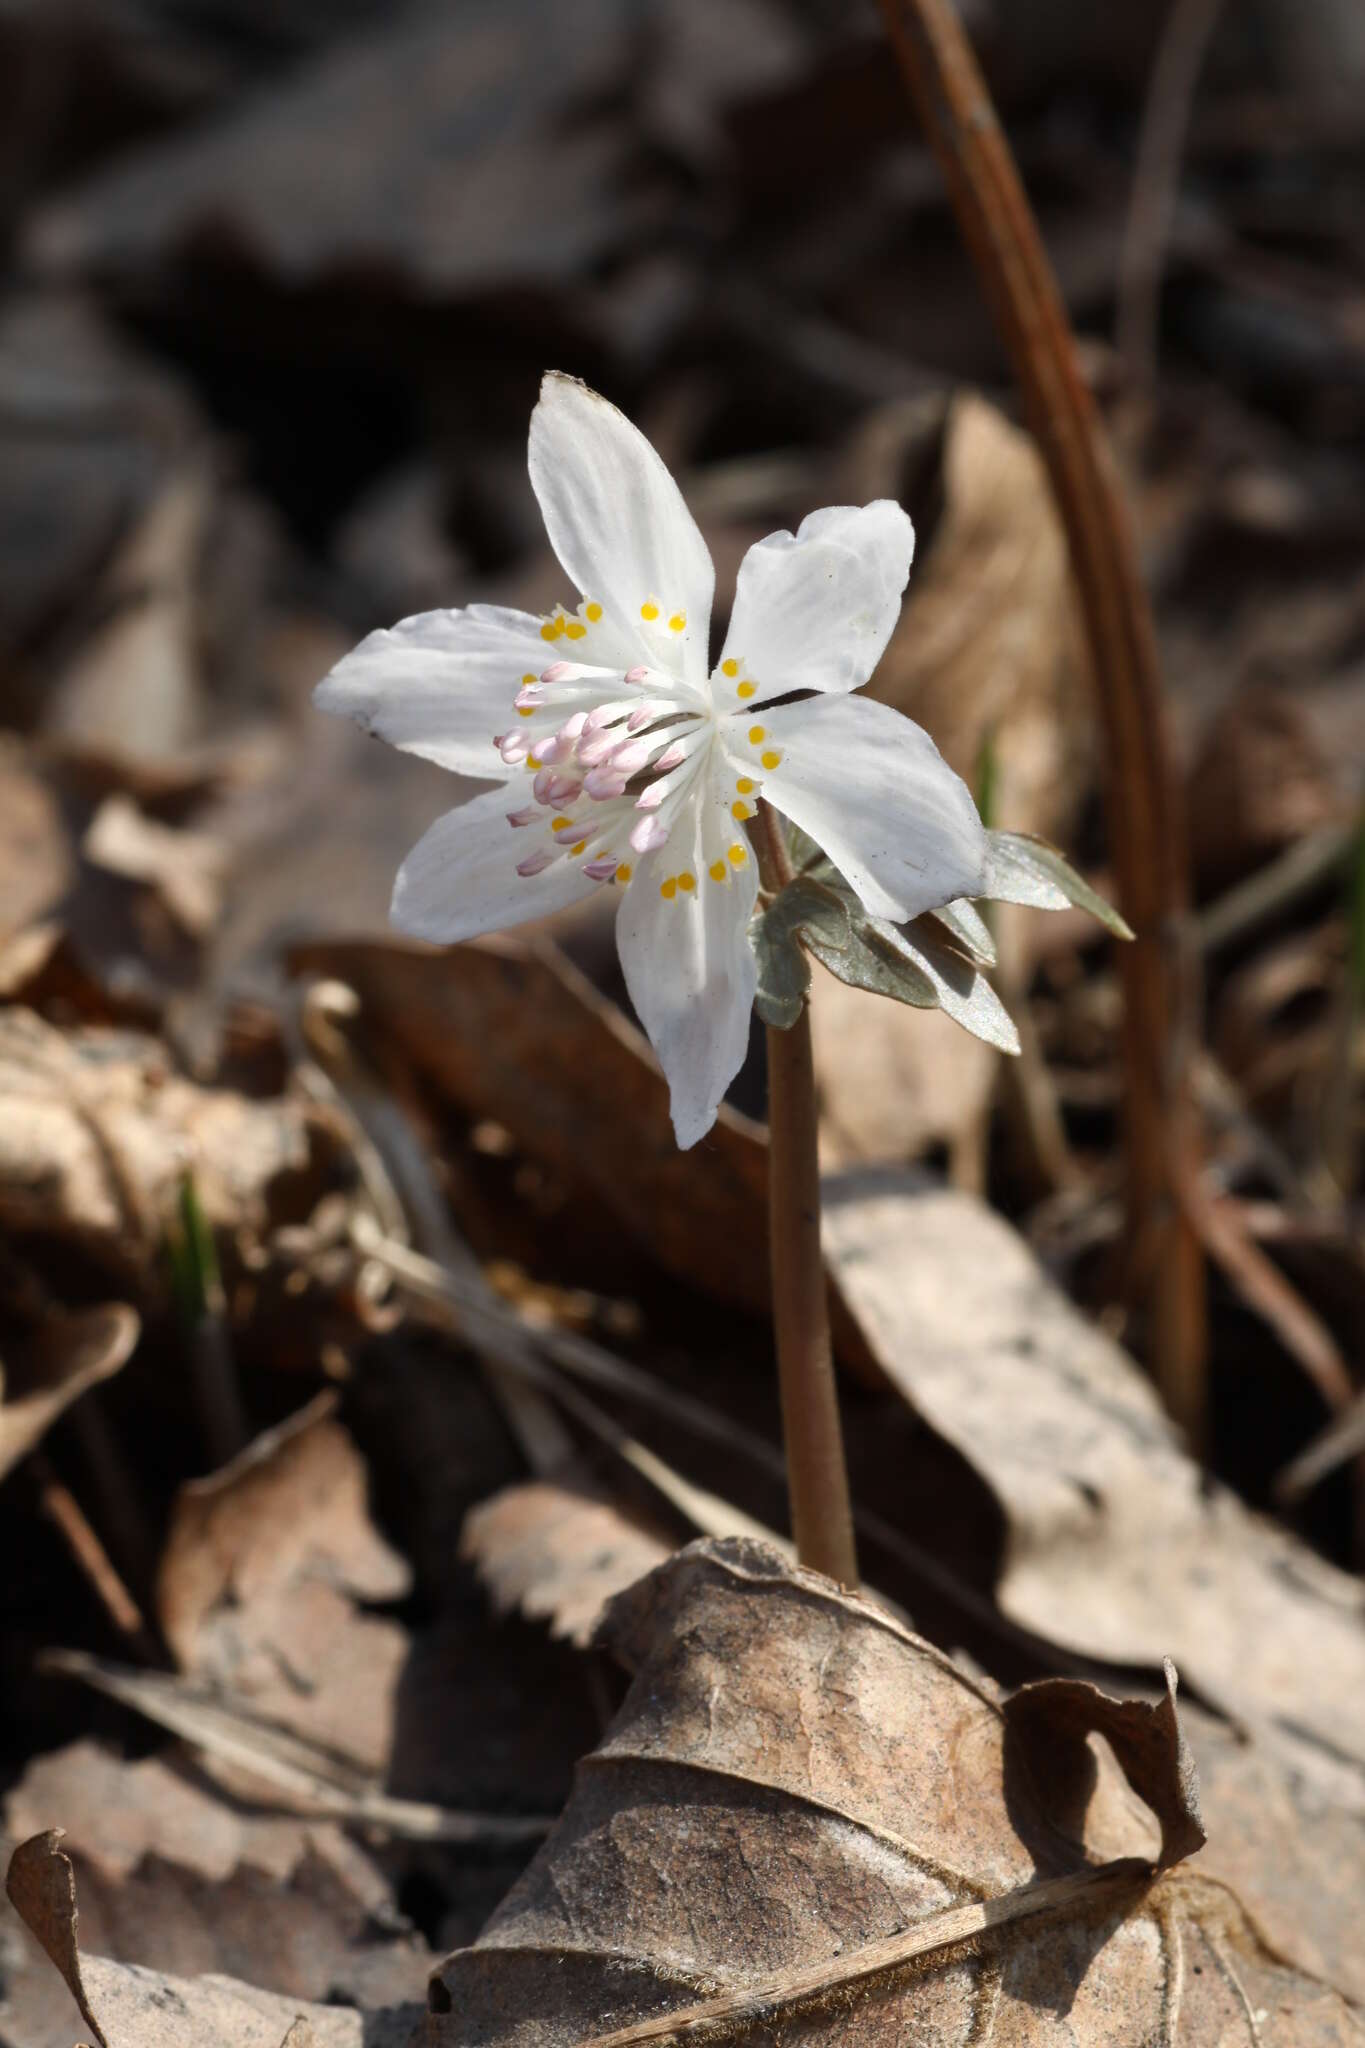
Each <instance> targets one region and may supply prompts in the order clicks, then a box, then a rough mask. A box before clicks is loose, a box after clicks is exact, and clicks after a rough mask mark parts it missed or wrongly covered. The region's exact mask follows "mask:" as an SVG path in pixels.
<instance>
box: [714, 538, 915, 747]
mask: <svg viewBox="0 0 1365 2048" xmlns="http://www.w3.org/2000/svg"><path fill="white" fill-rule="evenodd" d="M914 549H915V529H914V527H913V526H912V525H911V524H910V521H909V519H908V518H907V517H906V515H905V513H904V512H903V511H902V510H901V508H900V506H899V505H897V504H894V503H893V502H892V500H891V499H890V498H878V499H877V500H876V501H875V502H874V503H873V504H871V505H862V506H852V505H831V506H829V507H828V508H827V509H826V510H825V511H823V512H812V513H811V514H810V517H809V518H807V519H803V520H802V522H801V524H800V527H799V528H798V529H797V531H796V532H795V533H794V534H792V533H770V534H769V535H768V538H767V539H766V540H761V541H758V542H757V543H756V544H755V545H754V546H753V547H751V548H750V549H749V552H748V554H747V555H746V556H745V557H744V560H743V561H742V562H741V563H740V568H739V581H738V583H737V584H736V587H735V608H734V610H733V612H732V613H731V615H730V630H729V632H728V633H727V635H726V638H725V652H724V654H723V656H722V658H721V666H720V675H719V677H718V678H717V679H716V683H715V688H716V692H717V702H718V704H721V705H722V706H731V705H733V702H734V699H733V698H729V697H728V696H727V692H728V691H731V690H733V691H734V692H735V694H736V696H737V697H738V698H739V700H740V701H741V702H743V703H745V704H747V705H748V707H749V708H750V709H751V710H752V709H753V708H754V707H755V706H756V705H759V704H763V703H766V702H767V701H768V700H769V699H770V698H772V697H785V696H786V695H788V693H789V692H791V691H792V690H834V691H840V690H856V689H859V688H860V687H861V685H862V684H863V683H865V682H866V681H867V679H868V677H869V676H870V675H871V673H872V671H873V669H874V668H875V667H876V666H877V663H878V661H879V660H880V659H881V655H882V649H883V648H884V647H885V646H886V643H887V641H888V640H889V639H890V637H891V631H892V628H893V627H894V625H895V623H896V619H897V617H898V616H899V613H900V606H901V595H902V593H903V591H904V589H905V586H906V584H907V582H908V581H909V579H910V559H911V556H912V555H913V553H914ZM732 670H733V674H731V671H732Z"/></svg>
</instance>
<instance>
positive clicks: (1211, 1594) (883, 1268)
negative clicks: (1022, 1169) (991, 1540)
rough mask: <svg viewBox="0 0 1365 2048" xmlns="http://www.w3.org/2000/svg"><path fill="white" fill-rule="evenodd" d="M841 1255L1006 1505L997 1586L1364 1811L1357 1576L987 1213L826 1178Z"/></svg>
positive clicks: (1031, 1619)
mask: <svg viewBox="0 0 1365 2048" xmlns="http://www.w3.org/2000/svg"><path fill="white" fill-rule="evenodd" d="M824 1228H825V1245H826V1253H827V1256H828V1258H829V1260H830V1262H831V1264H832V1266H833V1267H834V1269H835V1271H836V1272H838V1273H839V1274H840V1275H841V1277H842V1280H843V1283H844V1287H845V1290H846V1294H847V1297H848V1299H849V1301H850V1304H851V1306H852V1308H853V1310H854V1312H855V1313H856V1314H857V1315H858V1317H859V1318H860V1320H861V1322H862V1325H863V1328H864V1330H865V1332H866V1335H867V1337H868V1340H869V1342H870V1344H871V1347H872V1350H873V1352H874V1354H875V1356H876V1357H877V1359H878V1361H879V1362H880V1364H881V1367H882V1370H883V1371H884V1373H885V1375H886V1377H887V1378H888V1379H889V1380H890V1381H891V1382H892V1383H893V1384H894V1385H895V1386H896V1387H898V1388H899V1389H900V1391H901V1392H902V1394H903V1395H904V1396H905V1398H906V1400H907V1401H908V1402H909V1403H910V1404H911V1406H912V1407H913V1408H914V1409H915V1410H916V1412H917V1413H918V1414H920V1415H921V1416H923V1418H924V1420H925V1421H926V1422H928V1423H930V1424H931V1425H932V1427H933V1428H934V1429H936V1430H937V1431H938V1433H939V1434H940V1436H942V1437H943V1438H945V1439H946V1441H947V1442H949V1443H950V1444H952V1445H953V1446H954V1447H955V1448H956V1449H957V1450H958V1451H959V1452H960V1453H961V1454H962V1456H963V1457H964V1458H966V1459H967V1461H968V1462H969V1463H970V1464H971V1465H972V1466H973V1467H974V1469H975V1470H976V1471H977V1472H979V1473H980V1475H981V1477H982V1478H983V1479H984V1480H985V1481H986V1483H987V1484H988V1485H989V1486H990V1488H991V1489H992V1491H993V1492H994V1494H995V1496H996V1498H997V1499H998V1500H999V1502H1000V1505H1001V1508H1002V1510H1003V1512H1004V1517H1005V1524H1006V1540H1005V1550H1004V1556H1003V1558H1002V1561H1001V1566H1000V1574H999V1579H998V1583H997V1586H996V1598H997V1600H998V1601H999V1603H1000V1605H1001V1607H1002V1608H1003V1609H1004V1611H1005V1613H1006V1614H1007V1615H1008V1616H1009V1617H1010V1619H1011V1620H1013V1621H1017V1622H1019V1623H1020V1624H1021V1625H1022V1626H1023V1627H1025V1628H1028V1629H1031V1630H1033V1631H1034V1632H1035V1633H1036V1634H1038V1635H1041V1636H1045V1637H1047V1638H1049V1639H1050V1640H1051V1641H1053V1642H1056V1643H1060V1644H1061V1645H1063V1646H1064V1647H1065V1648H1066V1649H1068V1650H1070V1651H1072V1652H1073V1653H1075V1654H1076V1655H1078V1656H1082V1657H1088V1658H1092V1659H1100V1660H1104V1661H1108V1662H1112V1663H1116V1664H1126V1665H1133V1664H1150V1665H1153V1666H1155V1667H1157V1668H1159V1667H1160V1665H1161V1660H1162V1658H1163V1656H1164V1655H1166V1653H1167V1652H1169V1653H1170V1654H1171V1655H1172V1656H1174V1657H1175V1659H1176V1661H1177V1663H1178V1664H1179V1666H1180V1669H1181V1671H1182V1673H1183V1674H1184V1676H1185V1679H1186V1681H1187V1683H1189V1684H1190V1685H1191V1686H1193V1687H1194V1688H1195V1689H1196V1690H1197V1691H1198V1692H1199V1693H1201V1694H1202V1695H1203V1696H1204V1697H1205V1698H1206V1699H1207V1700H1210V1701H1212V1702H1214V1703H1215V1704H1216V1705H1217V1706H1218V1707H1219V1708H1220V1709H1222V1710H1223V1711H1224V1712H1226V1713H1228V1714H1229V1715H1230V1716H1231V1717H1232V1718H1234V1719H1236V1720H1239V1721H1242V1722H1244V1723H1246V1724H1249V1725H1251V1726H1253V1727H1255V1728H1257V1729H1258V1730H1264V1731H1265V1732H1266V1733H1267V1734H1268V1735H1273V1737H1274V1740H1275V1742H1276V1743H1277V1744H1278V1745H1280V1746H1282V1747H1286V1748H1291V1749H1292V1752H1293V1754H1294V1756H1295V1758H1296V1759H1297V1761H1298V1763H1299V1765H1300V1766H1301V1767H1303V1768H1306V1769H1310V1770H1311V1769H1312V1768H1314V1767H1315V1766H1322V1767H1327V1766H1330V1767H1331V1768H1332V1769H1333V1770H1334V1771H1339V1768H1340V1765H1341V1763H1342V1762H1343V1761H1345V1760H1349V1763H1350V1767H1351V1768H1350V1771H1348V1773H1347V1775H1348V1777H1351V1776H1353V1782H1354V1786H1355V1791H1354V1795H1353V1801H1354V1805H1355V1807H1356V1810H1357V1811H1358V1812H1359V1811H1365V1722H1362V1719H1361V1714H1360V1701H1361V1699H1362V1698H1365V1629H1362V1627H1361V1620H1362V1614H1363V1613H1365V1597H1363V1596H1362V1592H1361V1588H1360V1585H1359V1582H1358V1581H1356V1580H1353V1579H1351V1578H1349V1577H1348V1576H1347V1575H1346V1574H1345V1573H1344V1572H1340V1571H1336V1570H1334V1569H1333V1567H1331V1566H1330V1565H1327V1564H1325V1563H1324V1562H1323V1561H1322V1560H1321V1559H1319V1558H1318V1557H1316V1556H1314V1555H1313V1554H1312V1553H1311V1552H1310V1551H1309V1550H1308V1549H1307V1547H1306V1546H1305V1545H1304V1544H1302V1543H1300V1542H1298V1541H1297V1540H1296V1539H1295V1538H1293V1537H1292V1536H1289V1535H1286V1534H1285V1533H1284V1532H1282V1531H1280V1530H1277V1529H1275V1528H1274V1527H1273V1526H1272V1525H1271V1524H1270V1523H1268V1522H1266V1521H1263V1520H1262V1519H1261V1518H1260V1517H1258V1516H1256V1515H1254V1514H1252V1513H1251V1512H1250V1511H1249V1510H1248V1509H1247V1508H1245V1507H1244V1506H1243V1505H1242V1504H1241V1502H1240V1501H1239V1500H1238V1499H1237V1498H1236V1497H1235V1496H1234V1495H1232V1494H1231V1493H1229V1492H1227V1491H1226V1490H1225V1489H1222V1488H1219V1487H1214V1486H1211V1485H1210V1484H1209V1483H1208V1482H1207V1481H1206V1479H1205V1476H1204V1474H1203V1473H1202V1471H1201V1470H1200V1468H1199V1467H1198V1466H1197V1465H1196V1464H1195V1463H1194V1461H1193V1460H1192V1459H1191V1458H1189V1457H1188V1456H1187V1455H1186V1454H1185V1452H1184V1451H1183V1450H1182V1448H1181V1446H1180V1443H1179V1441H1178V1438H1177V1436H1176V1433H1175V1431H1174V1429H1173V1428H1172V1426H1171V1425H1170V1423H1169V1422H1168V1421H1167V1420H1166V1418H1165V1416H1164V1415H1163V1413H1162V1411H1161V1408H1160V1405H1159V1403H1158V1400H1157V1397H1156V1394H1155V1392H1154V1391H1153V1389H1152V1386H1151V1384H1150V1382H1149V1381H1148V1380H1147V1379H1146V1378H1145V1377H1144V1376H1143V1375H1142V1374H1141V1373H1140V1372H1139V1370H1138V1368H1137V1366H1136V1365H1135V1364H1134V1363H1133V1361H1132V1359H1131V1358H1129V1357H1128V1356H1127V1354H1126V1353H1125V1352H1123V1351H1122V1350H1121V1349H1120V1348H1119V1346H1118V1345H1116V1344H1115V1343H1113V1342H1112V1340H1110V1339H1109V1338H1108V1337H1106V1336H1105V1335H1104V1334H1103V1333H1102V1332H1101V1331H1099V1330H1097V1329H1096V1328H1095V1327H1094V1326H1093V1325H1092V1324H1090V1323H1088V1322H1086V1320H1085V1319H1084V1317H1082V1316H1081V1315H1080V1314H1079V1313H1078V1312H1077V1310H1076V1309H1075V1308H1073V1307H1072V1305H1071V1303H1070V1302H1068V1301H1067V1299H1066V1297H1065V1296H1064V1295H1063V1294H1062V1293H1061V1291H1060V1290H1059V1289H1058V1288H1056V1287H1055V1286H1053V1284H1052V1283H1051V1281H1049V1280H1048V1279H1047V1277H1046V1276H1045V1275H1044V1273H1043V1272H1042V1271H1041V1269H1040V1268H1039V1266H1038V1264H1037V1262H1036V1261H1035V1259H1034V1258H1033V1256H1032V1254H1031V1253H1030V1252H1029V1250H1028V1249H1027V1247H1026V1246H1025V1245H1024V1243H1023V1241H1022V1240H1021V1239H1020V1238H1019V1236H1018V1235H1017V1233H1016V1232H1015V1231H1013V1230H1012V1229H1011V1228H1010V1226H1009V1225H1008V1224H1007V1223H1005V1222H1003V1221H1002V1220H1001V1218H1000V1217H998V1216H995V1215H993V1214H992V1213H991V1212H990V1210H989V1209H987V1208H986V1207H985V1205H984V1204H982V1203H979V1202H976V1201H974V1200H972V1199H971V1198H970V1197H968V1196H966V1195H961V1194H955V1193H948V1192H945V1191H943V1190H942V1189H938V1188H934V1187H931V1186H929V1185H927V1184H926V1183H925V1182H923V1181H918V1180H914V1179H912V1178H910V1177H909V1176H906V1175H897V1174H889V1173H888V1174H874V1173H870V1172H865V1173H860V1174H850V1175H848V1176H846V1177H844V1178H842V1179H837V1180H833V1181H830V1182H828V1183H827V1184H826V1187H825V1218H824Z"/></svg>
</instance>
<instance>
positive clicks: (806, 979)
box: [749, 849, 848, 1031]
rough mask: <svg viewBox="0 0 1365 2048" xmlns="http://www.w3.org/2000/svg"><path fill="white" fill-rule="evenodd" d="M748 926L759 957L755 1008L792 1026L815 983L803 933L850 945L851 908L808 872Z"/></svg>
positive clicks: (768, 1018) (774, 1021) (766, 1017)
mask: <svg viewBox="0 0 1365 2048" xmlns="http://www.w3.org/2000/svg"><path fill="white" fill-rule="evenodd" d="M817 851H818V849H817ZM749 931H750V936H751V938H752V940H753V945H754V952H755V954H756V955H757V958H758V988H757V990H756V992H755V995H754V1008H755V1009H756V1010H757V1011H758V1014H759V1016H760V1017H761V1018H762V1019H763V1022H764V1023H765V1024H775V1025H777V1026H778V1028H779V1029H780V1030H782V1031H789V1030H790V1029H791V1027H792V1025H793V1024H794V1023H795V1022H796V1020H797V1018H798V1017H799V1016H800V1015H801V1005H802V1004H803V1002H804V1001H805V999H806V993H807V991H808V989H809V988H810V966H809V963H808V962H807V960H806V955H805V953H804V951H803V950H802V947H801V940H800V936H799V935H800V934H801V933H802V932H803V931H804V932H805V933H806V935H807V940H808V943H811V942H813V940H814V938H815V937H817V936H818V937H819V939H820V941H821V943H822V944H824V945H826V946H828V947H829V948H830V949H831V950H832V951H834V952H837V951H838V950H839V948H840V947H841V946H843V945H846V944H847V943H848V911H847V908H846V905H845V902H844V898H843V895H842V893H841V892H840V891H839V890H837V889H833V888H830V887H829V886H827V885H826V884H825V883H823V882H817V881H815V880H813V879H812V878H811V877H810V876H809V875H798V876H797V878H796V880H795V881H794V882H791V883H789V884H788V886H787V887H786V888H785V889H784V890H782V892H781V894H780V895H778V896H775V897H774V898H773V900H772V902H771V903H770V904H769V905H768V907H767V909H766V910H761V911H760V912H759V913H758V915H757V916H756V917H755V918H754V920H753V922H752V924H751V925H750V927H749Z"/></svg>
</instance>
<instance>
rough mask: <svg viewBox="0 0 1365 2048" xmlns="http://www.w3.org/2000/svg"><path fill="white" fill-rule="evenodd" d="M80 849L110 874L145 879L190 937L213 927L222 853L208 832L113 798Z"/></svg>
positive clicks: (129, 800)
mask: <svg viewBox="0 0 1365 2048" xmlns="http://www.w3.org/2000/svg"><path fill="white" fill-rule="evenodd" d="M81 851H82V853H83V854H84V855H85V857H86V859H87V860H89V861H93V862H94V864H95V865H96V867H102V868H106V869H107V870H108V871H109V873H110V874H115V875H122V876H123V877H124V878H125V879H126V880H128V881H133V882H146V883H149V884H150V885H151V886H152V887H153V888H154V889H155V890H156V891H157V893H158V894H159V896H160V897H161V900H162V902H163V903H164V904H165V906H166V908H167V909H168V910H169V911H170V913H171V915H172V916H173V917H174V918H175V919H176V921H177V922H178V923H179V924H180V925H181V927H182V928H183V929H184V930H185V931H186V932H187V933H189V935H190V936H191V937H192V938H203V937H204V936H205V935H206V934H207V933H208V932H209V931H210V930H211V929H212V927H213V925H214V923H215V921H216V919H217V916H218V908H219V904H220V902H221V896H222V880H223V869H224V865H225V862H226V852H225V849H224V848H223V847H222V846H220V845H219V843H218V841H217V840H216V839H211V838H209V837H208V835H207V834H206V833H203V832H187V831H184V830H181V829H179V828H177V827H176V826H173V825H162V824H159V823H158V822H157V821H156V820H155V819H154V818H148V817H147V816H145V815H144V813H143V812H142V811H140V810H139V809H138V807H137V805H136V804H135V803H134V802H133V800H132V798H131V797H127V796H111V797H107V798H106V799H105V801H104V803H102V804H101V806H100V808H99V810H98V811H97V812H96V813H95V816H94V818H93V819H92V821H91V824H90V828H89V830H88V831H87V833H86V835H85V838H84V840H83V842H82V845H81Z"/></svg>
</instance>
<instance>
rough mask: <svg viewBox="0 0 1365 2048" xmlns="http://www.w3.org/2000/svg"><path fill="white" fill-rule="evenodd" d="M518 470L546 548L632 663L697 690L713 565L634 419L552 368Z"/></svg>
mask: <svg viewBox="0 0 1365 2048" xmlns="http://www.w3.org/2000/svg"><path fill="white" fill-rule="evenodd" d="M530 470H531V484H532V488H533V489H534V491H535V494H536V497H537V498H538V500H539V501H540V510H541V514H542V517H543V518H544V520H545V531H546V532H547V534H548V535H549V537H550V545H551V547H552V548H553V549H554V551H555V553H556V555H558V557H559V560H560V563H561V565H562V566H563V569H564V572H565V574H566V575H567V576H568V577H569V579H570V580H571V582H572V583H573V585H574V587H575V589H577V590H578V591H580V592H581V593H582V594H583V596H584V597H587V598H590V599H593V600H595V601H596V602H598V603H600V604H601V605H603V606H604V607H605V609H606V612H607V615H608V619H609V620H610V622H611V624H612V625H613V626H614V627H615V629H616V631H617V633H618V634H627V633H628V634H629V635H630V636H631V638H632V640H633V642H634V644H635V645H636V646H637V647H638V648H639V650H640V656H639V658H640V659H641V660H642V661H647V662H650V663H651V664H654V665H661V666H666V667H667V668H668V669H670V670H671V672H672V673H673V674H675V675H679V676H681V677H682V678H683V679H684V680H685V681H686V682H688V683H690V684H691V685H692V686H693V687H694V688H695V689H698V690H701V691H702V692H704V691H705V688H706V668H707V638H708V635H709V633H710V629H711V598H712V594H713V592H714V589H715V580H716V577H715V570H714V568H713V567H712V565H711V556H710V554H709V552H708V550H707V546H706V542H705V541H704V540H703V539H702V537H701V534H700V533H699V531H698V530H697V523H696V521H695V520H694V519H693V517H692V514H691V513H690V512H689V511H688V509H687V507H686V505H685V504H684V503H683V498H682V493H681V491H680V490H679V489H678V486H677V485H676V483H675V482H674V481H673V478H672V477H671V476H670V475H669V473H668V470H667V468H666V467H665V465H664V463H663V461H662V460H661V458H660V457H659V456H658V455H657V454H656V453H655V451H654V449H653V448H651V446H650V445H649V442H648V441H647V440H646V439H645V437H644V435H643V434H642V433H641V432H640V430H639V428H638V427H635V426H632V425H631V423H630V421H629V420H628V419H627V418H626V417H625V414H624V413H620V412H618V411H617V410H616V407H615V406H614V405H611V404H609V403H608V401H607V400H606V399H605V398H601V397H599V396H598V394H597V393H596V392H595V391H591V390H589V388H588V386H587V385H586V384H581V383H580V382H579V381H578V379H577V378H576V377H565V376H561V375H560V374H559V373H558V372H557V371H552V372H551V373H550V374H549V375H548V376H547V377H546V378H545V379H544V380H543V382H542V384H541V387H540V403H539V404H538V405H537V406H536V409H535V411H534V412H533V413H532V415H531V448H530ZM670 621H680V622H681V623H680V624H678V625H676V626H674V625H670Z"/></svg>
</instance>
